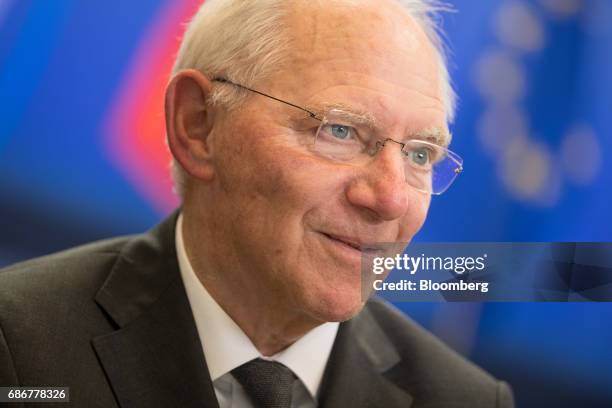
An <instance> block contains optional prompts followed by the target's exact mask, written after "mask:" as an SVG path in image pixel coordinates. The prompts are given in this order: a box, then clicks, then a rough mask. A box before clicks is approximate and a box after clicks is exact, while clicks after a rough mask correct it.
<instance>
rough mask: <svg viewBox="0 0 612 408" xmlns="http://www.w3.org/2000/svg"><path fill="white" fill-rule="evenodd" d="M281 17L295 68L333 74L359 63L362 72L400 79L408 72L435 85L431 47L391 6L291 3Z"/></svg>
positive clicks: (381, 1) (381, 2) (388, 1)
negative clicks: (284, 18) (284, 19)
mask: <svg viewBox="0 0 612 408" xmlns="http://www.w3.org/2000/svg"><path fill="white" fill-rule="evenodd" d="M321 4H323V6H322V5H321ZM287 18H288V27H289V33H288V35H290V36H291V38H292V45H293V47H292V55H291V59H292V60H293V62H294V63H295V64H296V65H297V66H300V67H302V68H305V67H312V66H313V64H322V65H324V64H327V66H326V69H328V70H333V69H334V67H337V68H339V69H342V68H343V67H342V65H343V64H344V65H346V64H355V62H356V61H359V69H360V70H362V71H364V72H367V71H368V70H371V71H375V72H377V73H378V74H381V73H382V72H381V71H386V72H384V73H385V74H387V75H395V78H396V79H401V78H400V77H401V74H402V72H404V73H406V72H407V71H410V74H412V75H417V76H421V77H422V78H425V77H431V80H432V81H436V80H438V78H437V73H438V71H439V63H440V61H439V60H438V54H437V52H436V50H435V47H434V46H433V45H432V44H431V42H430V40H429V38H428V37H427V35H426V34H425V32H424V30H423V29H422V27H421V26H420V25H419V23H418V22H417V21H416V20H415V18H413V17H412V16H411V15H410V14H409V13H408V11H407V10H406V9H405V8H404V7H403V6H401V5H400V4H399V3H397V2H396V1H393V0H378V1H368V0H364V1H329V2H318V1H313V2H305V1H297V2H295V3H294V4H293V6H292V7H291V8H290V12H289V14H288V17H287ZM408 67H409V68H410V69H409V70H408V69H407V68H408Z"/></svg>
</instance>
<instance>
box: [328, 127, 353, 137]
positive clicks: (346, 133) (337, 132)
mask: <svg viewBox="0 0 612 408" xmlns="http://www.w3.org/2000/svg"><path fill="white" fill-rule="evenodd" d="M329 128H330V130H331V135H332V136H333V137H335V138H336V139H340V140H346V139H348V138H350V137H351V130H352V129H351V128H350V126H344V125H334V124H330V125H329Z"/></svg>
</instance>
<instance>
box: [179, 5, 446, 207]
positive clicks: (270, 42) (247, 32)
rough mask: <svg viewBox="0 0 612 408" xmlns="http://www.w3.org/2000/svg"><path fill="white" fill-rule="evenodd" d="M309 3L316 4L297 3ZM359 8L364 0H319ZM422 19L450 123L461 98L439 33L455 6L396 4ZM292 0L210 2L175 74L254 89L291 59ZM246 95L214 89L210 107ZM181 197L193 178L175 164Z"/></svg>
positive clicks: (191, 27) (233, 103)
mask: <svg viewBox="0 0 612 408" xmlns="http://www.w3.org/2000/svg"><path fill="white" fill-rule="evenodd" d="M295 1H308V2H309V3H311V4H312V3H313V0H294V2H295ZM331 1H335V2H337V3H344V4H349V5H350V4H354V5H358V4H361V3H363V2H364V0H319V3H320V5H321V6H323V5H329V3H330V2H331ZM396 1H397V2H398V3H400V4H401V5H402V6H403V7H404V8H405V9H406V11H407V12H408V13H409V14H410V15H411V16H412V17H413V18H414V19H415V20H416V21H417V23H418V24H419V25H420V26H421V27H422V29H423V31H424V32H425V34H426V35H427V37H428V38H429V40H430V41H431V43H432V45H433V46H434V47H435V49H436V51H437V53H438V57H439V61H440V64H439V66H440V78H441V86H442V89H441V93H442V100H443V103H444V107H445V112H446V120H447V122H449V123H451V122H452V121H453V119H454V116H455V105H456V95H455V92H454V90H453V87H452V84H451V81H450V75H449V72H448V68H447V60H446V49H445V43H444V41H443V38H442V32H441V30H440V18H439V13H440V11H448V10H449V9H450V8H449V7H448V6H446V5H445V4H443V3H440V2H438V1H437V0H396ZM291 3H292V1H287V0H255V1H251V0H249V1H247V0H206V1H205V2H204V4H203V5H202V6H201V7H200V9H199V10H198V12H197V13H196V14H195V16H194V17H193V19H192V20H191V22H190V23H189V24H188V26H187V30H186V32H185V36H184V37H183V41H182V43H181V47H180V49H179V52H178V55H177V58H176V61H175V63H174V67H173V69H172V76H173V77H174V75H176V74H177V73H179V72H180V71H181V70H184V69H197V70H199V71H200V72H202V73H204V74H205V75H206V76H207V77H208V78H211V79H214V78H219V77H223V78H226V79H229V80H231V81H232V82H236V83H240V84H242V85H245V86H249V87H253V86H255V84H256V83H258V82H261V81H264V80H265V79H268V78H269V77H270V76H271V75H273V74H274V73H275V72H279V71H281V70H282V68H283V67H284V66H285V64H286V63H287V59H288V57H289V56H290V52H289V49H290V36H288V35H284V34H285V33H286V31H287V30H288V29H289V27H287V24H286V18H285V17H286V16H287V15H288V14H289V12H290V4H291ZM245 97H246V93H245V92H241V90H240V89H236V87H230V86H222V87H215V89H214V91H213V93H212V95H211V96H210V99H209V101H208V102H209V103H210V104H213V105H216V104H223V105H224V106H226V107H227V108H228V109H234V108H236V107H238V106H239V105H240V103H241V102H242V101H243V100H244V98H245ZM172 178H173V180H174V189H175V192H176V194H177V195H178V196H179V197H180V198H181V199H183V198H184V194H185V190H186V187H187V181H188V175H187V174H186V172H185V170H184V169H183V168H182V167H181V165H180V164H179V163H178V162H177V161H176V160H175V159H173V160H172Z"/></svg>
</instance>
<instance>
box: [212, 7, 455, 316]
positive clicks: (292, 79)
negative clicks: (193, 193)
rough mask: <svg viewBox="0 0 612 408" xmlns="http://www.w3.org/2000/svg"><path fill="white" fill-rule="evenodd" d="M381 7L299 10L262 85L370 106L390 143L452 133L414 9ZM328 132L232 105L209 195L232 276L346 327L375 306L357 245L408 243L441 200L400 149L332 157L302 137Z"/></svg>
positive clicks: (218, 251)
mask: <svg viewBox="0 0 612 408" xmlns="http://www.w3.org/2000/svg"><path fill="white" fill-rule="evenodd" d="M382 9H383V8H382V7H379V8H377V9H374V8H367V9H363V10H362V11H360V12H355V11H349V10H348V9H342V8H334V9H329V10H326V11H325V12H321V11H319V12H313V10H310V9H308V8H307V9H305V10H296V11H295V14H294V15H293V16H292V17H291V22H290V24H291V27H294V28H295V29H294V31H293V36H294V37H293V38H294V40H295V45H294V47H295V48H293V50H294V51H295V53H294V54H292V57H293V58H292V62H291V64H290V66H289V67H287V69H284V70H283V73H281V74H280V75H277V76H275V77H274V78H273V79H272V80H270V81H267V82H265V83H261V84H258V85H257V89H259V90H262V91H264V92H267V93H269V94H272V95H274V96H277V97H279V98H281V99H284V100H288V101H291V102H294V103H296V104H299V105H301V106H306V107H309V108H312V109H314V110H317V111H324V109H325V108H324V107H325V106H328V105H329V104H341V105H342V106H345V107H347V108H348V109H352V110H355V111H359V112H367V113H368V114H369V115H371V116H373V117H375V118H376V121H377V123H378V124H379V126H380V129H382V130H383V131H384V134H380V135H379V136H380V137H381V138H387V137H389V138H393V139H394V140H404V139H407V138H409V137H410V135H412V134H415V133H417V132H419V131H423V130H425V129H431V128H432V127H444V125H445V112H444V107H443V103H442V101H441V94H440V89H441V86H440V78H439V75H438V73H439V66H438V61H437V59H436V56H435V52H434V50H433V47H432V46H431V45H430V44H429V42H428V40H427V38H426V36H425V34H424V33H423V32H422V30H421V29H420V28H418V26H417V24H416V23H415V22H414V21H413V20H412V19H411V18H409V17H407V16H406V15H405V14H404V12H403V11H402V12H398V10H396V9H386V10H382ZM223 86H226V85H223ZM317 126H318V122H316V121H315V120H312V119H311V120H308V119H307V114H305V113H304V112H302V111H300V110H298V109H295V108H292V107H290V106H287V105H284V104H282V103H279V102H276V101H273V100H270V99H268V98H264V97H261V96H256V95H253V96H251V97H250V99H249V101H248V102H247V103H246V104H245V105H244V106H242V107H241V108H240V109H238V110H236V111H232V112H229V113H228V112H226V113H221V114H220V115H219V116H218V117H217V119H215V125H214V128H213V132H212V133H211V136H210V139H211V149H212V151H213V161H214V165H215V168H216V177H215V179H214V181H213V185H212V186H210V187H209V190H207V191H206V193H205V194H207V196H208V200H210V203H211V205H210V208H211V209H210V211H209V216H210V217H211V219H214V220H215V221H214V222H212V224H211V225H213V227H212V230H213V232H212V237H211V240H212V241H213V245H214V251H215V252H214V253H215V256H217V257H218V258H219V260H218V262H217V265H224V267H225V268H227V270H231V272H228V273H227V275H229V273H231V274H234V276H237V277H238V278H236V279H235V281H236V282H239V284H240V285H244V286H249V287H250V288H252V290H253V291H254V292H255V293H259V294H261V295H262V296H266V297H267V298H268V297H274V298H275V299H277V303H278V305H279V307H284V308H286V309H287V310H288V311H290V310H294V311H295V312H297V313H298V314H301V315H304V316H307V317H308V318H311V319H316V320H318V321H341V320H345V319H348V318H350V317H352V316H353V315H354V314H355V313H357V312H358V311H359V310H360V308H361V306H362V303H363V302H362V299H361V276H360V273H361V272H360V263H361V252H360V251H359V250H357V249H355V248H353V247H352V245H350V244H353V245H355V244H357V245H358V244H368V243H370V244H371V243H377V242H396V241H402V242H409V241H410V240H411V239H412V237H413V235H414V234H415V233H416V232H417V231H418V230H419V229H420V228H421V226H422V224H423V222H424V220H425V217H426V214H427V210H428V207H429V201H430V198H429V196H428V195H425V194H423V193H420V192H418V191H416V190H414V189H412V188H411V187H409V186H408V185H407V184H406V183H405V175H404V171H403V164H402V158H401V155H400V152H399V146H398V145H395V144H393V143H391V144H390V145H389V146H386V147H385V148H384V149H383V150H382V151H380V152H379V153H378V154H377V156H376V157H375V159H373V160H372V161H371V162H370V164H367V165H364V166H359V167H357V166H354V165H349V164H346V163H338V162H333V161H330V160H327V159H324V158H322V157H320V156H317V155H315V154H313V153H312V152H311V151H310V150H309V148H308V147H307V146H304V144H303V143H302V142H303V138H304V135H305V134H308V129H311V132H314V131H316V127H317ZM205 211H208V209H207V210H205Z"/></svg>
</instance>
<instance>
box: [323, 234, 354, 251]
mask: <svg viewBox="0 0 612 408" xmlns="http://www.w3.org/2000/svg"><path fill="white" fill-rule="evenodd" d="M322 234H323V235H325V236H326V237H327V238H328V239H330V240H332V241H334V242H336V243H339V244H341V245H344V246H346V247H348V248H350V249H353V250H355V251H359V252H362V248H361V246H360V245H358V244H356V243H353V242H350V241H346V240H344V239H342V238H339V237H336V236H334V235H329V234H326V233H324V232H323V233H322Z"/></svg>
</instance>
